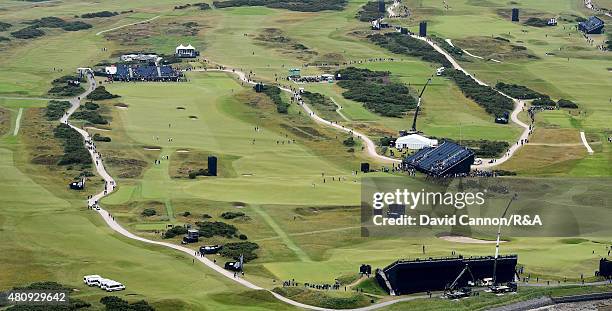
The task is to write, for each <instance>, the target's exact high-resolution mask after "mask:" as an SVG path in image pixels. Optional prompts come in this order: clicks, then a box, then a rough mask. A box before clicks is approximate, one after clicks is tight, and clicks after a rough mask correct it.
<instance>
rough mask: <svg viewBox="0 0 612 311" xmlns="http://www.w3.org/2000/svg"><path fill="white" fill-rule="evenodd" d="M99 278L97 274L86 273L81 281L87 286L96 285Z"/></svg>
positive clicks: (98, 282)
mask: <svg viewBox="0 0 612 311" xmlns="http://www.w3.org/2000/svg"><path fill="white" fill-rule="evenodd" d="M101 279H102V277H101V276H99V275H97V274H92V275H86V276H84V277H83V283H85V284H87V286H98V285H99V284H100V280H101Z"/></svg>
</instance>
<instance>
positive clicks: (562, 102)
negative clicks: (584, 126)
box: [557, 98, 578, 109]
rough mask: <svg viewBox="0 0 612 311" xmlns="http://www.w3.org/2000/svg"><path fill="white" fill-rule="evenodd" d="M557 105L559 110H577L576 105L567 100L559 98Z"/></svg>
mask: <svg viewBox="0 0 612 311" xmlns="http://www.w3.org/2000/svg"><path fill="white" fill-rule="evenodd" d="M557 104H558V105H559V107H560V108H570V109H576V108H578V104H576V103H575V102H573V101H571V100H569V99H563V98H561V99H559V100H558V101H557Z"/></svg>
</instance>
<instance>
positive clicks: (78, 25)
mask: <svg viewBox="0 0 612 311" xmlns="http://www.w3.org/2000/svg"><path fill="white" fill-rule="evenodd" d="M91 27H92V26H91V25H90V24H88V23H85V22H82V21H76V22H70V23H66V25H64V27H62V29H64V30H66V31H79V30H82V29H89V28H91Z"/></svg>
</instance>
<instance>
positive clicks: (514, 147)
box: [410, 35, 532, 169]
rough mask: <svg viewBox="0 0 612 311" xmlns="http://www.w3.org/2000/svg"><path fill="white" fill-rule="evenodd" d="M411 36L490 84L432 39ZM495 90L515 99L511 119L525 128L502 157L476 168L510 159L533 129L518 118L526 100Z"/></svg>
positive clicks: (463, 70) (487, 161)
mask: <svg viewBox="0 0 612 311" xmlns="http://www.w3.org/2000/svg"><path fill="white" fill-rule="evenodd" d="M410 36H412V37H413V38H415V39H418V40H421V41H425V42H427V43H428V44H429V45H430V46H431V47H433V48H434V49H435V50H436V51H437V52H438V53H440V54H442V55H443V56H444V57H445V58H446V59H447V60H448V61H449V62H450V63H451V65H452V66H453V68H454V69H456V70H460V71H462V72H463V73H465V74H466V75H468V76H469V77H470V78H472V79H473V80H474V81H476V83H478V84H480V85H483V86H489V85H488V84H486V83H485V82H483V81H481V80H479V79H477V78H476V77H474V76H473V75H471V74H470V73H469V72H467V70H465V69H463V67H461V65H460V64H459V63H458V62H457V61H456V60H455V59H454V58H453V57H452V56H451V55H450V54H448V52H446V51H445V50H444V49H443V48H441V47H440V46H438V45H437V44H436V43H434V42H433V41H432V40H428V39H427V38H423V37H419V36H416V35H410ZM495 91H496V92H498V93H499V94H501V95H503V96H505V97H507V98H509V99H511V100H512V101H514V110H513V111H512V113H511V114H510V120H511V121H512V122H513V123H515V124H517V125H518V126H520V127H522V128H523V132H522V133H521V136H520V137H519V139H518V140H517V142H516V143H515V144H513V145H512V146H510V148H509V149H508V151H507V152H506V153H505V154H504V155H503V156H502V157H501V158H499V159H494V160H493V159H481V160H482V163H480V164H476V165H472V168H476V169H488V168H491V167H494V166H497V165H500V164H502V163H504V162H506V161H508V160H509V159H510V158H511V157H512V156H513V155H514V153H515V152H516V151H517V150H518V149H520V148H521V147H522V146H523V142H524V141H526V139H528V138H529V134H530V133H531V130H532V129H531V127H530V126H529V125H527V124H525V123H524V122H523V121H521V120H519V118H518V115H519V113H520V112H521V111H523V109H524V107H525V102H524V101H522V100H518V99H516V98H512V97H510V96H508V95H507V94H504V93H503V92H500V91H499V90H495Z"/></svg>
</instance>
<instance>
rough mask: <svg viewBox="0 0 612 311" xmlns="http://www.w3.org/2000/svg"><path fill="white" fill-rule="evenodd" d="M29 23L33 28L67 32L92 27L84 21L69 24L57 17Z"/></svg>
mask: <svg viewBox="0 0 612 311" xmlns="http://www.w3.org/2000/svg"><path fill="white" fill-rule="evenodd" d="M28 23H29V24H30V27H33V28H40V27H43V28H61V29H64V30H67V31H77V30H81V29H88V28H91V27H92V26H91V25H90V24H88V23H85V22H82V21H74V22H67V21H65V20H63V19H61V18H59V17H55V16H48V17H43V18H41V19H35V20H33V21H30V22H28Z"/></svg>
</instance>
